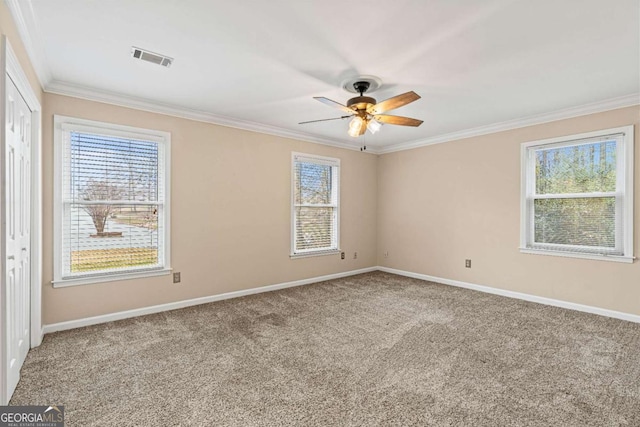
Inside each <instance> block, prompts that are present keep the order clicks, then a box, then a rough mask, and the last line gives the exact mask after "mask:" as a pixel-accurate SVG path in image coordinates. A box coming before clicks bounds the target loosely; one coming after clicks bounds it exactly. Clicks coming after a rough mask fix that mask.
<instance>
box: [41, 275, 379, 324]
mask: <svg viewBox="0 0 640 427" xmlns="http://www.w3.org/2000/svg"><path fill="white" fill-rule="evenodd" d="M376 270H378V267H368V268H361V269H359V270H351V271H345V272H343V273H335V274H327V275H326V276H318V277H311V278H309V279H302V280H294V281H293V282H285V283H278V284H275V285H268V286H261V287H259V288H251V289H243V290H241V291H235V292H227V293H224V294H219V295H211V296H207V297H201V298H194V299H189V300H183V301H176V302H170V303H167V304H160V305H154V306H151V307H143V308H136V309H134V310H127V311H119V312H117V313H109V314H104V315H101V316H94V317H86V318H84V319H77V320H68V321H66V322H60V323H52V324H50V325H44V326H43V328H42V330H43V333H44V334H50V333H52V332H58V331H65V330H68V329H75V328H81V327H83V326H91V325H97V324H100V323H107V322H113V321H114V320H122V319H129V318H131V317H138V316H144V315H146V314H153V313H160V312H162V311H170V310H177V309H179V308H185V307H191V306H194V305H200V304H207V303H210V302H214V301H222V300H225V299H230V298H238V297H243V296H245V295H253V294H260V293H263V292H271V291H277V290H278V289H285V288H292V287H294V286H302V285H309V284H311V283H318V282H324V281H326V280H332V279H339V278H341V277H347V276H353V275H356V274H362V273H369V272H371V271H376Z"/></svg>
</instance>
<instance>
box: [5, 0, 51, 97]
mask: <svg viewBox="0 0 640 427" xmlns="http://www.w3.org/2000/svg"><path fill="white" fill-rule="evenodd" d="M0 34H2V35H4V36H6V37H7V40H9V43H10V44H11V47H12V48H13V51H14V52H15V54H16V56H17V57H18V61H20V65H21V66H22V70H23V71H24V73H25V74H26V75H27V78H28V79H29V83H30V84H31V87H32V88H33V91H34V93H35V94H36V97H37V98H38V101H39V102H40V105H42V88H41V87H40V83H39V82H38V77H37V76H36V73H35V71H34V70H33V67H32V65H31V61H30V60H29V56H28V55H27V53H26V51H25V49H24V45H23V44H22V40H21V39H20V35H19V34H18V30H17V29H16V26H15V23H14V22H13V19H12V18H11V12H9V9H7V6H6V4H5V2H4V1H0Z"/></svg>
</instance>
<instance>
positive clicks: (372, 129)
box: [367, 119, 382, 134]
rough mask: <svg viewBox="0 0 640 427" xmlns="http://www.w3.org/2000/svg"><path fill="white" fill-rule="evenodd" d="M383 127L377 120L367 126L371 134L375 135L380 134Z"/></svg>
mask: <svg viewBox="0 0 640 427" xmlns="http://www.w3.org/2000/svg"><path fill="white" fill-rule="evenodd" d="M381 127H382V123H380V122H379V121H377V120H376V119H371V120H369V123H368V124H367V129H369V132H371V133H373V134H375V133H376V132H378V131H379V130H380V128H381Z"/></svg>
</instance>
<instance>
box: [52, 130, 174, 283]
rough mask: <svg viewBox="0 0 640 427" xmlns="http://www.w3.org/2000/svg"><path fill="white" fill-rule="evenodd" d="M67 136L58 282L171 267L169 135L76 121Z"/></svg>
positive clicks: (62, 155)
mask: <svg viewBox="0 0 640 427" xmlns="http://www.w3.org/2000/svg"><path fill="white" fill-rule="evenodd" d="M100 125H102V124H100ZM61 134H62V143H61V147H59V149H60V150H61V151H62V153H61V157H62V165H61V168H60V169H61V171H60V172H61V186H62V188H60V189H58V190H60V191H59V193H60V194H61V199H62V200H60V202H61V205H62V206H61V224H60V226H61V230H60V233H59V236H60V237H59V239H58V240H60V241H59V242H58V247H60V250H61V255H62V256H61V260H60V261H61V265H60V266H59V268H60V272H59V276H60V277H59V278H58V280H60V279H65V278H73V277H74V276H85V275H96V274H97V275H105V274H110V273H123V272H132V271H141V270H153V269H161V268H164V267H165V266H166V257H165V255H166V248H165V242H166V235H165V232H166V229H165V227H166V225H165V222H166V221H165V218H166V209H167V206H166V197H165V192H166V183H165V179H166V171H165V165H166V162H165V155H166V145H165V141H163V138H158V137H156V136H154V135H149V138H146V137H145V136H144V135H142V134H135V133H131V134H127V132H120V131H118V130H114V129H105V128H104V127H96V128H93V129H92V128H91V127H88V126H86V125H83V126H74V125H73V124H65V125H64V126H62V129H61Z"/></svg>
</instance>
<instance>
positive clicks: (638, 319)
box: [378, 267, 640, 323]
mask: <svg viewBox="0 0 640 427" xmlns="http://www.w3.org/2000/svg"><path fill="white" fill-rule="evenodd" d="M378 270H380V271H384V272H386V273H392V274H397V275H400V276H406V277H411V278H414V279H421V280H427V281H429V282H436V283H441V284H443V285H450V286H457V287H459V288H466V289H472V290H474V291H479V292H485V293H488V294H494V295H501V296H503V297H508V298H516V299H521V300H525V301H531V302H536V303H539V304H545V305H551V306H554V307H561V308H568V309H569V310H576V311H583V312H585V313H591V314H598V315H600V316H606V317H613V318H615V319H621V320H626V321H629V322H635V323H640V316H638V315H636V314H630V313H623V312H621V311H615V310H608V309H606V308H600V307H593V306H590V305H583V304H576V303H573V302H568V301H562V300H557V299H553V298H546V297H539V296H536V295H531V294H524V293H521V292H514V291H507V290H505V289H498V288H492V287H489V286H483V285H475V284H473V283H467V282H461V281H459V280H452V279H443V278H442V277H435V276H429V275H427V274H420V273H413V272H411V271H404V270H396V269H395V268H388V267H378Z"/></svg>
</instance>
